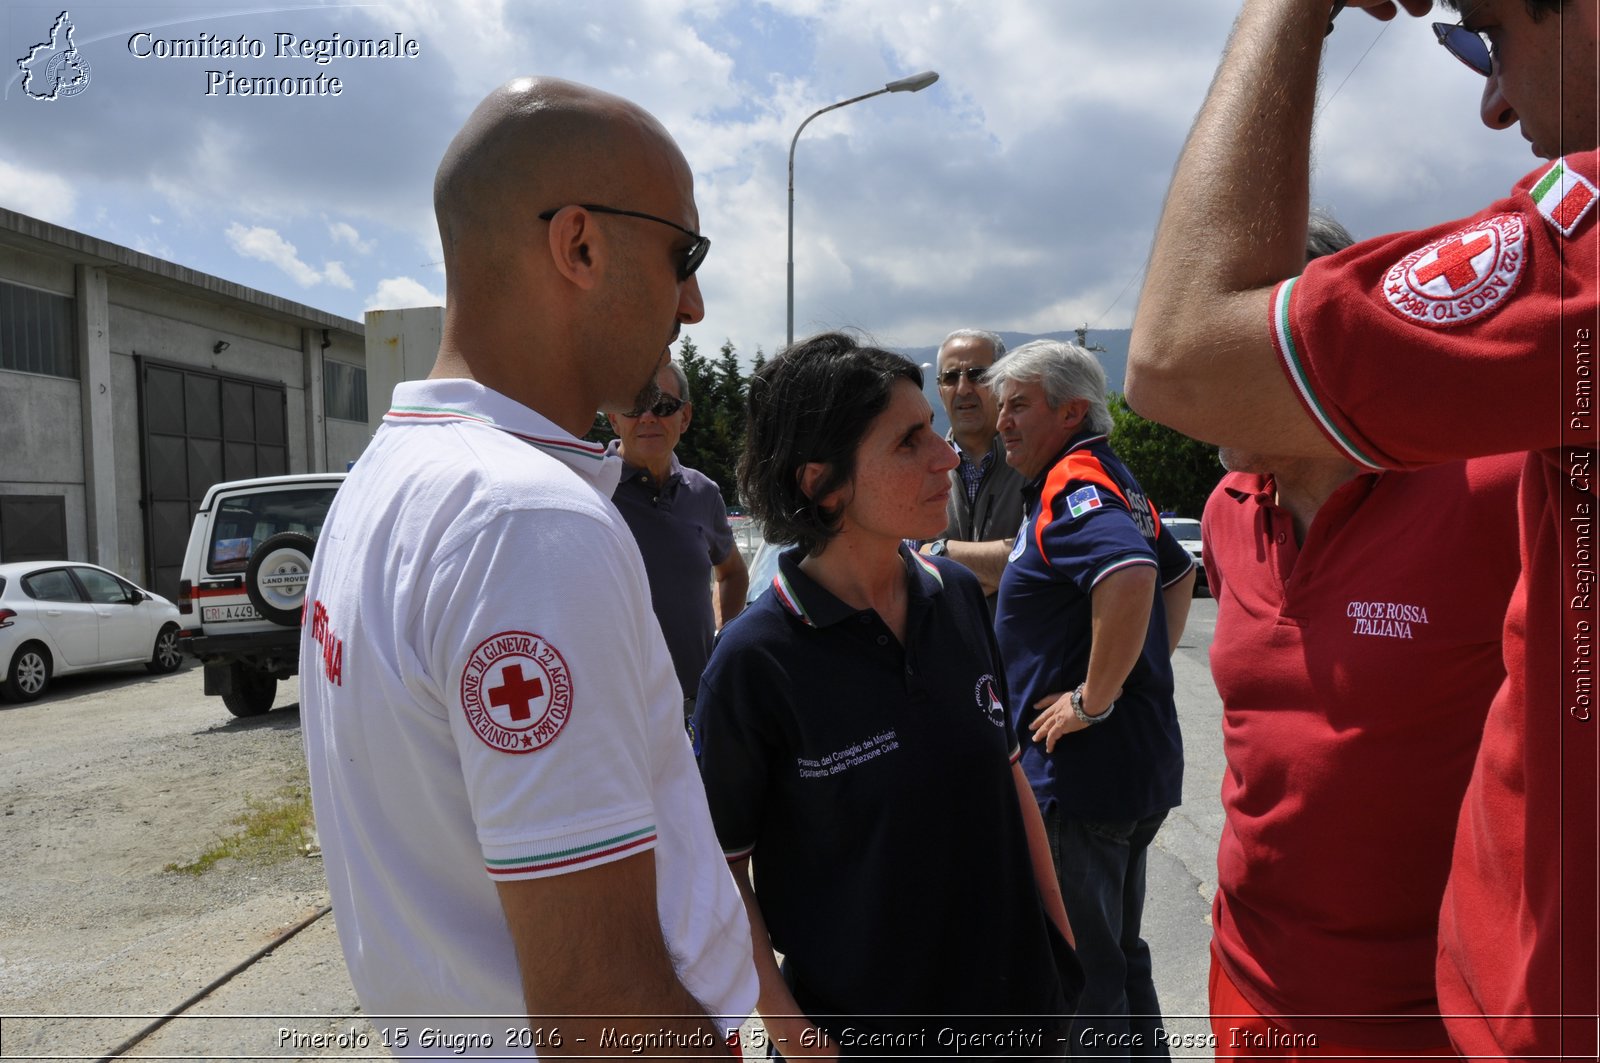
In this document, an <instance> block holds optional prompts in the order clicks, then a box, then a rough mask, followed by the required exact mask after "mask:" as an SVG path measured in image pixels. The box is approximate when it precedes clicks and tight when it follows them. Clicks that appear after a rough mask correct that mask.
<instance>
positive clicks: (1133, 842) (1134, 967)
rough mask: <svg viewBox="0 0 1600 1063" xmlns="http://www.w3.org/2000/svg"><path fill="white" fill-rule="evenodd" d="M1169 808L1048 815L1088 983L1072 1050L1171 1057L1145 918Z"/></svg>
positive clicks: (1081, 1055)
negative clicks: (1115, 815)
mask: <svg viewBox="0 0 1600 1063" xmlns="http://www.w3.org/2000/svg"><path fill="white" fill-rule="evenodd" d="M1166 818H1167V814H1166V813H1165V812H1161V813H1158V814H1157V815H1154V816H1151V817H1149V818H1148V819H1142V820H1138V821H1125V822H1098V821H1093V820H1083V819H1075V818H1073V817H1071V816H1064V815H1062V814H1061V812H1060V810H1059V809H1054V808H1053V809H1051V811H1050V812H1048V813H1046V815H1045V817H1044V823H1045V833H1046V834H1047V835H1048V836H1049V838H1050V855H1051V857H1052V859H1053V860H1054V861H1055V865H1056V878H1057V880H1059V881H1060V883H1061V895H1062V899H1063V900H1065V901H1066V904H1067V918H1068V919H1069V920H1071V922H1072V933H1073V936H1074V937H1075V938H1076V939H1077V951H1078V962H1079V963H1081V964H1082V965H1083V973H1084V979H1085V984H1084V987H1083V995H1082V997H1080V998H1079V1001H1078V1013H1077V1015H1076V1016H1075V1017H1074V1018H1073V1020H1072V1029H1071V1037H1072V1041H1071V1052H1072V1055H1073V1057H1074V1058H1077V1059H1085V1058H1099V1059H1127V1058H1129V1057H1133V1058H1144V1059H1168V1058H1170V1056H1169V1054H1168V1052H1167V1047H1166V1036H1165V1033H1164V1032H1161V1033H1159V1034H1158V1031H1161V1030H1162V1025H1161V1003H1160V1001H1158V1000H1157V999H1156V986H1155V981H1154V980H1153V979H1152V977H1151V969H1150V946H1149V945H1146V944H1145V942H1144V939H1143V938H1141V937H1140V936H1139V925H1140V922H1141V920H1142V919H1143V918H1144V879H1145V863H1146V860H1145V857H1146V853H1147V851H1148V850H1149V848H1150V843H1151V841H1153V840H1154V839H1155V836H1156V831H1158V830H1160V829H1161V824H1162V822H1163V821H1164V820H1165V819H1166Z"/></svg>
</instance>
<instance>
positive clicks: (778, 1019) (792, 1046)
mask: <svg viewBox="0 0 1600 1063" xmlns="http://www.w3.org/2000/svg"><path fill="white" fill-rule="evenodd" d="M733 878H734V881H735V882H736V883H738V886H739V893H740V895H741V896H742V897H743V898H744V910H745V916H746V917H747V918H748V919H749V922H750V946H751V953H752V955H753V957H754V959H755V965H756V976H757V978H758V979H759V980H760V986H761V988H760V995H759V997H758V999H757V1002H756V1010H757V1011H759V1012H760V1013H761V1023H762V1025H763V1026H765V1027H766V1030H767V1036H768V1038H769V1039H770V1040H771V1041H772V1043H773V1045H774V1046H775V1047H776V1048H777V1049H778V1051H779V1052H781V1053H783V1054H784V1055H785V1056H789V1057H794V1056H812V1055H823V1056H831V1055H834V1054H836V1052H835V1050H832V1046H831V1045H830V1044H829V1043H828V1038H827V1035H826V1034H825V1033H823V1032H822V1031H821V1030H819V1029H818V1028H817V1027H816V1026H815V1025H813V1024H812V1022H811V1020H810V1019H808V1018H806V1016H805V1015H804V1014H803V1013H802V1012H801V1011H800V1005H799V1004H797V1003H796V1002H795V999H794V994H793V993H791V992H789V985H788V983H787V982H785V981H784V980H783V972H782V971H781V970H779V968H778V960H777V957H776V956H775V955H773V951H772V937H771V935H770V934H768V932H767V920H766V917H765V916H764V915H762V913H761V903H760V902H759V901H757V900H756V894H755V888H754V887H752V886H751V885H750V861H749V860H748V859H744V860H740V861H738V862H737V863H735V864H734V865H733Z"/></svg>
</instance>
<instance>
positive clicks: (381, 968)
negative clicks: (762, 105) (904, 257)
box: [301, 380, 757, 1055]
mask: <svg viewBox="0 0 1600 1063" xmlns="http://www.w3.org/2000/svg"><path fill="white" fill-rule="evenodd" d="M620 469H621V463H620V461H619V460H618V459H615V458H612V459H607V458H606V457H605V451H604V447H601V446H596V445H593V444H589V443H584V442H582V441H580V440H578V439H575V438H573V437H572V436H571V435H569V434H568V433H567V432H565V431H563V430H562V429H560V428H558V427H556V426H555V425H554V424H553V423H551V422H550V421H549V420H547V419H545V418H544V417H542V416H540V415H539V414H537V413H535V412H534V411H533V410H530V409H528V408H527V407H525V406H522V405H520V404H518V403H516V402H513V401H512V400H511V399H509V398H506V397H505V396H504V395H501V394H499V393H497V392H494V391H491V390H489V389H488V388H485V387H483V386H481V385H479V384H477V383H474V382H472V381H466V380H429V381H415V382H408V383H403V384H401V385H400V386H399V387H397V388H396V389H395V394H394V405H393V408H392V409H391V410H390V411H389V413H388V414H387V415H386V416H385V417H384V424H383V426H382V427H381V428H380V429H379V430H378V432H377V434H376V436H375V437H374V439H373V441H372V443H371V445H370V446H369V447H368V448H367V451H366V452H365V453H364V454H363V455H362V457H361V459H360V461H358V462H357V463H356V466H355V468H354V469H353V470H352V472H351V473H350V476H349V478H348V479H346V481H345V483H344V485H343V486H342V487H341V488H340V490H339V493H338V496H337V497H336V498H335V500H334V503H333V507H332V509H331V510H330V512H329V514H328V520H327V523H326V524H325V525H324V527H323V530H322V535H321V538H320V540H319V541H318V543H317V549H316V555H315V559H314V562H313V564H312V571H311V581H310V584H309V587H308V589H307V594H306V603H307V604H306V615H305V622H304V628H303V634H302V638H301V660H302V664H301V674H302V677H303V678H302V680H301V713H302V718H303V720H304V728H305V741H306V755H307V759H308V761H309V763H310V768H311V787H312V798H313V802H314V806H315V810H316V817H317V829H318V833H319V836H320V840H321V843H322V847H323V854H324V862H325V864H326V866H327V875H328V884H329V888H330V890H331V893H332V898H333V908H334V915H335V918H336V920H337V922H338V927H339V937H340V940H341V943H342V944H343V946H344V953H345V959H346V961H347V963H348V965H349V968H350V975H351V979H352V981H353V982H354V984H355V988H356V991H357V993H358V995H359V996H360V999H361V1006H362V1008H363V1009H364V1010H366V1011H367V1012H368V1013H369V1014H371V1015H375V1016H376V1015H424V1016H439V1015H507V1016H522V1015H523V1014H525V1010H526V1009H525V1005H524V1002H523V997H522V983H521V977H520V974H519V968H518V965H517V960H516V955H515V951H514V948H513V945H512V941H511V936H510V933H509V931H508V930H507V927H506V923H505V918H504V915H503V914H502V910H501V907H500V902H499V898H498V896H497V892H496V890H495V883H496V882H497V881H505V880H510V879H518V878H536V877H541V876H547V875H559V874H566V873H569V872H573V871H581V870H583V869H585V868H591V867H595V866H597V865H600V864H603V863H607V862H610V861H613V860H619V859H622V858H624V857H627V856H631V855H633V854H636V853H640V852H643V851H645V850H650V849H653V850H654V852H655V862H656V881H657V885H658V894H657V905H658V908H659V912H660V917H661V926H662V931H663V933H664V936H665V939H666V943H667V945H668V947H669V949H670V950H671V953H672V955H673V956H674V957H675V958H676V960H677V961H678V963H679V965H680V970H679V975H680V977H681V978H682V980H683V982H684V985H685V986H686V987H687V988H688V989H689V991H690V992H691V993H693V994H694V996H695V997H696V999H698V1000H699V1001H701V1003H703V1004H704V1005H705V1006H706V1008H707V1009H708V1010H709V1011H710V1013H711V1014H712V1015H713V1016H725V1017H727V1018H728V1020H729V1022H730V1023H731V1024H732V1025H738V1023H739V1022H740V1021H742V1020H743V1019H744V1018H745V1017H746V1016H747V1015H748V1014H749V1013H750V1011H751V1010H752V1009H753V1007H754V1005H755V999H756V992H757V987H756V975H755V969H754V966H753V965H752V962H751V958H750V932H749V928H748V924H747V923H746V920H745V914H744V907H743V904H742V903H741V901H740V898H739V894H738V891H737V888H736V887H735V885H734V883H733V880H732V878H731V876H730V874H729V871H728V869H727V865H726V863H725V862H724V861H723V859H722V856H721V849H720V847H719V846H718V843H717V839H716V835H715V833H714V831H713V830H712V826H711V820H710V816H709V815H708V813H707V811H706V802H705V794H704V791H703V789H702V787H701V783H700V779H699V775H698V772H697V770H696V767H695V763H694V758H693V755H692V753H691V750H690V747H689V742H688V739H687V737H686V736H685V734H684V730H683V701H682V695H681V692H680V691H679V688H678V682H677V679H676V676H675V674H674V672H673V669H672V660H671V657H670V656H669V655H668V653H667V647H666V643H665V642H664V641H663V639H662V636H661V632H660V630H659V628H658V627H657V625H656V620H655V614H654V613H653V612H652V611H651V608H650V596H649V589H648V587H649V584H648V581H647V579H646V576H645V571H644V564H643V562H642V561H641V560H640V556H639V550H638V548H637V546H635V544H634V540H633V536H632V533H631V532H630V531H629V530H628V527H627V525H626V524H625V523H624V522H623V520H622V517H621V516H620V515H619V514H618V512H617V510H616V508H615V507H614V506H613V505H612V503H611V500H610V495H611V491H612V489H613V488H614V487H615V486H616V483H617V478H618V474H619V472H620ZM374 1024H375V1025H380V1026H381V1025H385V1022H384V1021H383V1020H379V1019H374ZM388 1025H395V1024H393V1023H388ZM410 1025H411V1030H412V1032H411V1037H412V1040H413V1043H412V1044H411V1045H410V1046H409V1051H412V1052H415V1051H418V1050H419V1049H420V1048H421V1047H422V1046H419V1045H417V1044H416V1043H415V1038H416V1035H417V1029H418V1024H416V1023H411V1024H410ZM511 1025H517V1026H521V1025H524V1024H522V1023H520V1022H518V1023H515V1024H513V1023H507V1022H493V1021H484V1022H480V1023H470V1022H467V1023H462V1022H459V1021H457V1022H452V1023H450V1024H448V1028H449V1029H452V1030H457V1031H474V1030H482V1031H487V1032H490V1033H495V1032H497V1031H498V1032H499V1033H503V1032H504V1030H505V1028H506V1027H508V1026H511ZM504 1040H505V1039H504V1038H503V1037H501V1036H496V1037H495V1044H494V1045H493V1046H491V1049H490V1050H488V1051H486V1050H485V1049H483V1048H481V1047H480V1046H479V1045H477V1044H476V1043H475V1044H474V1045H473V1046H472V1051H473V1052H475V1053H480V1054H490V1053H491V1052H492V1050H493V1049H495V1048H498V1049H500V1050H501V1051H502V1052H504V1053H506V1054H522V1055H527V1054H528V1046H527V1045H526V1044H523V1045H506V1044H504V1043H503V1042H504ZM534 1047H537V1045H535V1046H534Z"/></svg>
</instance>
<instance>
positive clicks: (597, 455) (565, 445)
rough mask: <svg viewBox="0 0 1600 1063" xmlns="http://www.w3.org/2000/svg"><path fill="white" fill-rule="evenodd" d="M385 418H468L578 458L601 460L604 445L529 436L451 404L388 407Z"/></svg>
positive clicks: (398, 421)
mask: <svg viewBox="0 0 1600 1063" xmlns="http://www.w3.org/2000/svg"><path fill="white" fill-rule="evenodd" d="M383 419H384V420H385V421H388V422H391V423H394V424H405V423H407V422H410V421H436V422H437V421H470V422H471V423H473V424H482V425H488V426H489V427H490V428H498V429H500V431H502V432H505V433H506V434H508V435H513V436H516V437H517V438H518V439H520V440H522V441H523V442H525V443H532V444H533V445H534V446H536V447H539V448H541V449H543V450H559V451H561V452H562V453H563V454H572V455H575V456H577V457H580V458H592V459H593V460H595V461H604V460H605V457H606V448H605V445H604V444H603V443H585V442H584V441H583V440H581V439H551V438H550V437H549V436H531V435H528V434H527V433H525V432H516V431H513V430H511V429H509V428H507V427H505V426H504V425H502V424H500V423H498V422H497V421H494V420H493V419H491V418H488V417H484V416H482V415H481V414H476V413H468V412H467V411H466V410H458V409H455V408H454V407H450V406H391V407H390V408H389V412H388V413H386V414H384V415H383Z"/></svg>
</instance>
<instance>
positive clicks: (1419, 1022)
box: [1203, 456, 1521, 1053]
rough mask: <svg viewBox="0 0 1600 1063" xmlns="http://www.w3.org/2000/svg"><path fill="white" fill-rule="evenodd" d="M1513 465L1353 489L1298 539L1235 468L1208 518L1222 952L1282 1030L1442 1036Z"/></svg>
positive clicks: (1494, 650) (1394, 1042)
mask: <svg viewBox="0 0 1600 1063" xmlns="http://www.w3.org/2000/svg"><path fill="white" fill-rule="evenodd" d="M1520 469H1521V461H1520V459H1519V458H1517V457H1514V456H1513V457H1498V458H1483V459H1478V460H1475V461H1471V462H1455V463H1451V464H1448V465H1439V466H1434V467H1432V468H1429V469H1425V470H1422V471H1419V472H1410V473H1408V472H1389V473H1382V474H1367V475H1362V476H1358V477H1357V478H1356V479H1354V480H1352V481H1351V482H1349V483H1347V484H1345V485H1344V486H1342V487H1340V488H1339V489H1338V490H1337V491H1335V492H1334V493H1333V495H1332V496H1331V497H1330V498H1329V499H1328V501H1327V503H1326V504H1325V505H1324V506H1323V507H1322V509H1321V511H1319V512H1318V514H1317V516H1316V519H1315V520H1314V521H1313V522H1312V525H1311V527H1310V528H1309V529H1308V532H1307V535H1306V540H1305V542H1304V543H1303V544H1302V543H1298V542H1297V541H1296V537H1295V531H1294V525H1293V520H1292V517H1291V516H1290V514H1289V512H1288V511H1287V510H1284V509H1281V508H1279V507H1278V506H1277V505H1276V504H1275V503H1274V502H1273V485H1272V480H1271V479H1270V478H1269V477H1264V476H1254V475H1244V474H1240V473H1233V474H1230V475H1229V476H1227V477H1225V478H1224V479H1223V481H1222V483H1221V484H1219V485H1218V487H1217V489H1216V490H1215V491H1214V492H1213V493H1212V495H1211V499H1210V501H1209V502H1208V503H1207V505H1206V511H1205V519H1204V522H1203V536H1204V540H1205V556H1206V567H1207V570H1208V572H1209V574H1210V578H1211V587H1212V593H1213V594H1215V596H1216V599H1217V628H1216V636H1215V638H1214V639H1213V641H1212V643H1211V672H1212V676H1213V678H1214V679H1215V680H1216V684H1217V689H1218V691H1219V692H1220V693H1221V695H1222V706H1223V717H1222V737H1223V749H1224V752H1225V754H1226V756H1227V761H1228V767H1227V773H1226V774H1225V775H1224V776H1223V781H1222V803H1223V809H1224V812H1225V817H1226V818H1225V821H1224V824H1223V829H1222V844H1221V849H1220V851H1219V853H1218V856H1217V884H1218V889H1217V898H1216V903H1215V905H1214V907H1213V911H1212V916H1213V918H1212V922H1213V925H1214V927H1215V929H1216V952H1217V956H1218V960H1219V962H1220V963H1221V964H1222V966H1223V968H1224V969H1225V970H1226V972H1227V975H1228V977H1229V978H1230V979H1231V980H1232V981H1233V983H1234V984H1235V985H1236V986H1237V987H1238V989H1239V991H1240V993H1242V994H1243V995H1244V997H1245V999H1246V1000H1248V1001H1249V1002H1250V1004H1251V1005H1252V1006H1253V1007H1254V1008H1255V1009H1256V1010H1257V1011H1259V1012H1261V1013H1262V1014H1263V1015H1267V1016H1269V1017H1271V1019H1272V1021H1273V1022H1274V1023H1275V1024H1276V1025H1278V1026H1281V1027H1283V1028H1285V1029H1287V1030H1290V1031H1293V1032H1295V1033H1308V1034H1316V1035H1317V1036H1318V1037H1319V1038H1321V1039H1324V1040H1328V1041H1336V1042H1340V1043H1345V1044H1352V1045H1364V1046H1374V1047H1387V1048H1389V1049H1390V1050H1392V1051H1394V1052H1396V1053H1401V1052H1408V1051H1418V1050H1423V1049H1428V1048H1438V1047H1441V1046H1445V1045H1446V1044H1447V1040H1446V1037H1445V1031H1444V1027H1443V1025H1442V1024H1441V1023H1440V1021H1439V1006H1438V1002H1437V1000H1436V999H1435V995H1434V972H1433V968H1434V958H1435V955H1436V952H1437V948H1436V942H1437V938H1438V925H1439V898H1440V895H1441V894H1442V893H1443V892H1444V882H1445V873H1446V871H1447V870H1448V869H1449V866H1450V849H1451V840H1452V839H1453V838H1454V836H1455V827H1456V817H1457V814H1458V811H1459V809H1460V807H1461V795H1462V792H1463V791H1464V790H1465V789H1466V785H1467V777H1468V775H1469V774H1470V773H1471V771H1472V763H1473V758H1474V756H1475V754H1476V753H1477V749H1478V737H1479V734H1480V732H1481V729H1482V725H1483V718H1484V715H1485V713H1487V712H1488V710H1489V700H1490V698H1491V697H1492V696H1493V695H1494V692H1495V690H1497V689H1498V688H1499V686H1500V683H1501V681H1502V680H1503V679H1504V678H1505V668H1504V667H1503V666H1502V664H1501V657H1500V624H1501V621H1502V617H1503V615H1504V612H1505V607H1506V602H1507V601H1508V599H1509V598H1510V596H1511V589H1512V585H1513V584H1514V583H1515V581H1516V578H1517V524H1516V488H1517V479H1518V476H1519V473H1520ZM1330 1015H1332V1016H1341V1015H1342V1016H1351V1015H1367V1016H1373V1018H1369V1019H1337V1018H1327V1017H1326V1016H1330ZM1379 1016H1383V1018H1379Z"/></svg>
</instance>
